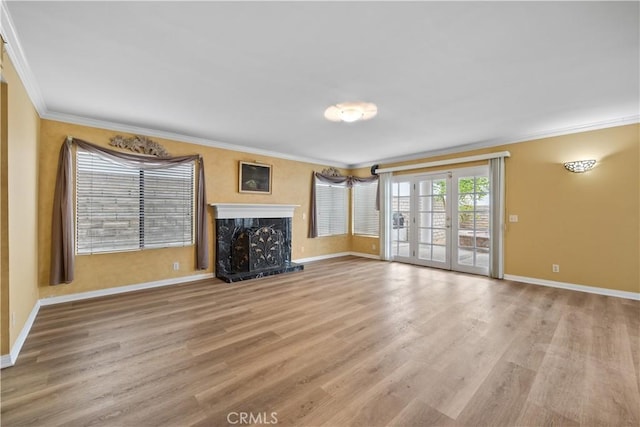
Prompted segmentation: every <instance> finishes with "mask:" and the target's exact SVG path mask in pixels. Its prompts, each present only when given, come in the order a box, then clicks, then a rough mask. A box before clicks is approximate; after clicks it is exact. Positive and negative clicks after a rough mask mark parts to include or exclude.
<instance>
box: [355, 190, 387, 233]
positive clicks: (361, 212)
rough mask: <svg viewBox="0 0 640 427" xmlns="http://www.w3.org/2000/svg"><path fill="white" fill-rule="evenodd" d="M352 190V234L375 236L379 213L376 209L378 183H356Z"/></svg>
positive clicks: (377, 228)
mask: <svg viewBox="0 0 640 427" xmlns="http://www.w3.org/2000/svg"><path fill="white" fill-rule="evenodd" d="M352 191H353V234H362V235H366V236H377V235H378V234H379V228H380V226H379V219H378V218H379V213H378V211H377V210H376V197H377V192H378V183H377V182H371V183H357V184H355V185H354V186H353V188H352Z"/></svg>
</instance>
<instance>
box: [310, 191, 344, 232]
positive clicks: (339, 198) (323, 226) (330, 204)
mask: <svg viewBox="0 0 640 427" xmlns="http://www.w3.org/2000/svg"><path fill="white" fill-rule="evenodd" d="M347 205H348V200H347V187H346V185H344V184H325V183H322V182H316V212H317V217H318V219H317V222H318V236H335V235H339V234H347Z"/></svg>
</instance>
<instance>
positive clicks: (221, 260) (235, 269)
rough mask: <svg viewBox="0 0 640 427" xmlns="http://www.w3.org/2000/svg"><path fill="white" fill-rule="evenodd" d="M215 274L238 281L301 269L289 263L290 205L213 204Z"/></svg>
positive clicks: (299, 266)
mask: <svg viewBox="0 0 640 427" xmlns="http://www.w3.org/2000/svg"><path fill="white" fill-rule="evenodd" d="M212 206H213V207H214V208H215V216H216V220H215V221H216V277H218V278H220V279H222V280H224V281H226V282H229V283H231V282H237V281H242V280H248V279H255V278H258V277H264V276H270V275H273V274H280V273H287V272H292V271H300V270H302V269H304V266H303V265H301V264H296V263H293V262H291V222H292V218H293V209H294V208H295V206H292V205H244V204H214V205H212Z"/></svg>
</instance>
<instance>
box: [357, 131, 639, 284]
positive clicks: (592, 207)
mask: <svg viewBox="0 0 640 427" xmlns="http://www.w3.org/2000/svg"><path fill="white" fill-rule="evenodd" d="M639 132H640V125H637V124H635V125H628V126H621V127H615V128H608V129H601V130H596V131H590V132H582V133H576V134H571V135H564V136H558V137H553V138H545V139H540V140H535V141H527V142H521V143H517V144H509V145H504V146H500V147H492V148H489V149H482V150H474V151H468V152H464V153H456V154H451V155H446V156H437V157H431V158H424V159H419V160H413V161H405V162H401V163H394V164H384V165H382V167H392V166H399V165H405V164H416V163H423V162H426V161H435V160H442V159H449V158H455V157H464V156H471V155H475V154H482V153H488V152H496V151H504V150H507V151H510V152H511V157H510V158H508V159H507V160H506V200H505V203H506V213H507V215H509V214H516V215H518V216H519V222H517V223H507V230H506V233H505V273H506V274H511V275H516V276H524V277H530V278H537V279H544V280H552V281H557V282H565V283H572V284H579V285H587V286H596V287H602V288H608V289H615V290H622V291H628V292H640V268H639V263H638V259H639V257H640V243H639V242H640V240H639V239H638V236H639V233H640V175H639V170H640V162H639V158H640V149H639V146H640V142H639ZM591 158H593V159H596V160H597V161H598V164H597V165H596V167H595V168H594V169H593V170H591V171H589V172H587V173H583V174H575V173H570V172H568V171H567V170H565V169H564V167H563V166H562V163H564V162H565V161H568V160H581V159H591ZM477 164H479V163H477V162H476V163H469V164H459V165H452V166H444V167H438V168H433V169H429V170H419V171H409V172H403V173H419V172H432V171H437V170H448V169H451V168H455V167H467V166H474V165H477ZM484 164H486V162H485V163H484ZM355 242H356V240H354V243H355ZM358 244H359V245H364V243H362V242H360V243H358ZM367 244H369V243H367ZM361 248H362V250H363V251H364V249H365V248H364V247H363V246H361ZM354 250H355V249H354ZM551 264H559V265H560V272H559V273H552V272H551Z"/></svg>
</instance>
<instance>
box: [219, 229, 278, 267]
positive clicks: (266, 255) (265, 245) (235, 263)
mask: <svg viewBox="0 0 640 427" xmlns="http://www.w3.org/2000/svg"><path fill="white" fill-rule="evenodd" d="M283 244H284V238H283V236H282V231H280V230H276V229H275V228H273V227H269V226H266V227H259V228H246V229H244V230H242V231H241V232H240V233H238V235H237V236H236V238H235V241H234V243H233V251H232V259H231V265H232V268H233V270H234V271H235V272H247V271H249V272H253V271H261V270H265V269H269V268H276V267H281V266H282V265H283V262H284V259H283V254H282V252H283Z"/></svg>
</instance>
